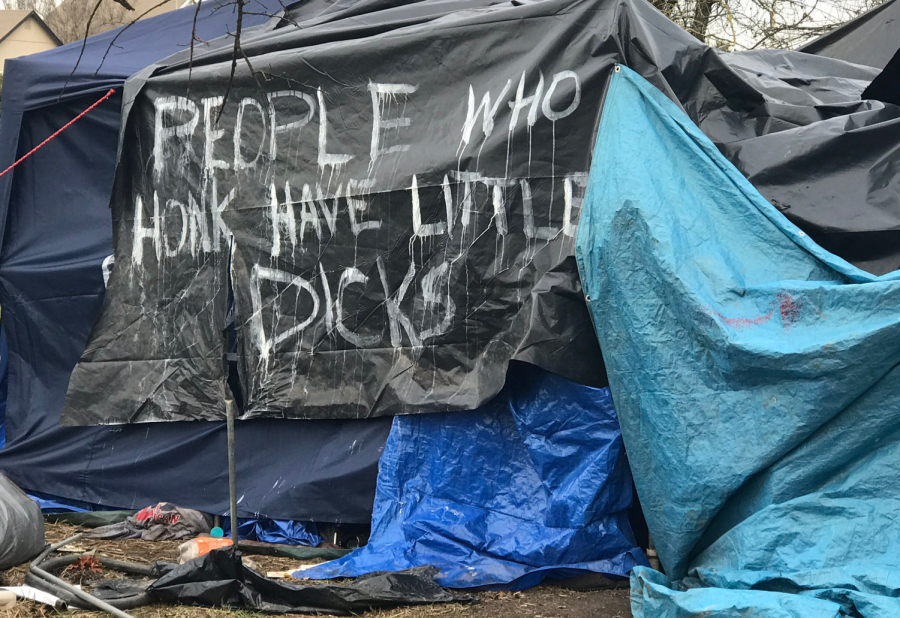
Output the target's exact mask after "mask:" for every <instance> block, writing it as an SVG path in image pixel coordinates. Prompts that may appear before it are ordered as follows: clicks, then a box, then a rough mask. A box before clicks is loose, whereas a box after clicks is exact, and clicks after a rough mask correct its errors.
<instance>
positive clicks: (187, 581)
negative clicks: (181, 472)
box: [147, 548, 472, 616]
mask: <svg viewBox="0 0 900 618" xmlns="http://www.w3.org/2000/svg"><path fill="white" fill-rule="evenodd" d="M436 574H437V569H436V568H434V567H419V568H416V569H410V570H407V571H400V572H397V573H385V572H382V573H372V574H371V575H367V576H365V577H360V578H358V579H355V580H354V581H353V582H351V583H349V584H347V585H344V586H339V585H332V584H316V585H309V586H300V585H295V584H289V583H285V582H282V581H277V580H273V579H268V578H266V577H265V576H264V575H262V574H260V573H257V572H256V571H254V570H253V569H249V568H247V567H245V566H244V565H243V563H242V562H241V557H240V553H239V552H235V551H233V550H232V549H230V548H228V549H218V550H213V551H211V552H210V553H208V554H206V555H205V556H201V557H200V558H196V559H195V560H191V561H190V562H186V563H185V564H183V565H180V566H178V567H175V568H174V569H173V570H172V571H170V572H168V573H166V574H165V575H163V576H162V577H160V578H159V579H158V580H156V581H155V582H153V584H151V585H150V587H149V588H148V589H147V591H148V592H149V593H150V595H151V596H152V597H153V598H154V599H156V600H157V601H159V602H161V603H172V604H174V603H177V604H180V605H201V606H206V607H221V606H227V607H232V608H242V609H247V610H253V611H260V612H266V613H281V614H287V613H322V614H334V615H339V616H349V615H354V614H358V613H360V612H364V611H367V610H370V609H379V608H388V607H397V606H401V605H426V604H433V603H451V602H455V603H460V602H470V601H471V600H472V599H471V597H468V596H463V595H457V594H453V593H451V592H449V591H447V590H444V589H443V588H441V587H440V586H439V585H437V584H436V583H435V582H434V576H435V575H436Z"/></svg>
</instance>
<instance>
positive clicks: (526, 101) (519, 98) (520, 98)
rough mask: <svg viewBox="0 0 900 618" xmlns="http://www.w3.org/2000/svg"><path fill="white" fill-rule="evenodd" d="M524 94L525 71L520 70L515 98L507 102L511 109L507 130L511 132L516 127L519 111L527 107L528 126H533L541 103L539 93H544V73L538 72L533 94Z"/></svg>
mask: <svg viewBox="0 0 900 618" xmlns="http://www.w3.org/2000/svg"><path fill="white" fill-rule="evenodd" d="M524 94H525V71H522V77H521V78H520V79H519V88H518V89H517V90H516V100H515V101H510V102H509V108H510V109H511V110H512V113H511V114H510V116H509V132H510V133H512V132H513V131H514V130H515V128H516V123H517V122H518V121H519V112H521V111H522V110H523V109H525V108H526V107H528V106H529V105H530V106H531V108H530V109H529V110H528V119H527V120H528V126H529V127H533V126H534V123H535V122H537V112H538V107H539V106H540V103H541V95H542V94H544V74H543V73H540V78H539V79H538V85H537V88H536V89H535V91H534V94H533V95H531V96H528V97H526V96H524Z"/></svg>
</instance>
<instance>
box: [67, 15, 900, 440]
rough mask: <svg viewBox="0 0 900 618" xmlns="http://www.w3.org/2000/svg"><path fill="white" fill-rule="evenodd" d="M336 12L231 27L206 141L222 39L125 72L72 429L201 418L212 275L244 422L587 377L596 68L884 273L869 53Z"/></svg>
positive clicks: (211, 380)
mask: <svg viewBox="0 0 900 618" xmlns="http://www.w3.org/2000/svg"><path fill="white" fill-rule="evenodd" d="M347 10H350V9H347V7H345V6H343V5H339V6H337V7H336V8H335V9H334V10H333V11H328V12H326V14H324V15H317V16H315V17H310V15H309V14H308V13H306V12H304V11H305V10H304V9H303V7H302V5H301V6H300V7H298V8H296V9H293V10H292V11H293V12H291V13H290V15H291V16H292V17H295V18H296V19H294V21H295V22H297V23H299V24H300V27H297V26H296V25H295V24H294V23H292V22H291V20H288V19H285V20H282V21H280V22H278V23H277V24H270V27H268V28H267V29H263V30H259V31H255V32H254V33H253V34H252V35H251V36H248V37H247V38H246V40H242V50H243V51H244V52H245V53H246V54H247V55H248V58H251V59H252V60H255V62H256V64H258V65H259V66H260V67H264V69H260V70H264V72H265V75H266V82H265V83H266V87H265V89H264V90H265V95H264V94H263V93H261V92H260V89H259V84H258V82H257V79H256V76H254V75H252V74H251V73H250V71H249V70H248V69H247V68H246V67H245V66H244V65H241V66H238V67H237V70H236V73H235V78H234V83H233V88H232V90H230V95H229V98H228V100H227V101H225V102H224V103H223V105H224V107H223V111H222V113H221V115H219V114H218V111H217V112H216V118H217V119H218V122H217V124H216V128H215V130H213V129H211V128H210V127H211V125H209V123H208V122H206V121H205V120H204V118H205V117H206V116H204V114H206V115H209V114H210V113H212V112H211V111H210V110H211V109H212V108H209V109H206V108H204V107H203V106H204V105H206V106H207V107H209V105H213V104H214V102H215V101H218V99H217V98H216V97H219V96H224V91H225V87H226V84H229V83H231V82H230V81H229V80H230V77H229V76H230V74H231V67H232V63H231V56H230V54H231V51H230V48H229V47H228V46H227V45H224V44H223V42H221V41H220V42H219V43H218V44H216V45H214V46H213V47H212V49H211V50H210V51H209V53H208V54H206V55H204V59H203V61H202V66H193V67H189V66H188V58H187V56H186V55H185V53H184V52H183V53H182V54H180V55H178V56H175V57H172V58H170V59H168V60H167V61H165V62H164V63H162V64H161V65H160V66H158V67H157V68H156V69H154V70H152V71H151V70H148V71H145V72H144V73H142V74H141V75H138V76H135V77H134V78H132V79H131V80H130V81H129V82H128V84H127V86H126V89H127V91H128V92H127V95H126V101H127V103H126V105H125V109H126V112H127V123H126V127H125V130H124V132H123V133H122V138H121V145H122V151H121V152H122V156H121V158H120V161H119V168H118V175H117V180H116V183H115V185H114V195H113V199H112V212H113V218H114V235H115V238H116V264H117V268H116V270H115V271H114V273H113V276H112V278H111V279H110V293H109V295H108V296H107V298H106V301H105V306H104V309H103V311H102V312H101V315H100V319H99V321H98V323H97V325H96V327H95V329H94V331H93V334H92V336H91V339H90V341H89V343H88V345H87V349H86V351H85V354H84V355H83V357H82V361H81V362H80V363H79V365H78V366H77V367H76V369H75V371H74V373H73V376H72V380H71V381H70V385H69V393H68V407H67V409H66V411H65V412H64V414H63V422H64V423H66V424H82V425H83V424H94V423H128V422H145V421H166V420H200V419H204V420H209V419H220V418H221V417H222V415H223V411H224V406H223V405H222V403H221V399H222V392H221V389H222V384H223V378H224V376H223V365H222V363H221V362H220V359H221V357H222V355H223V353H224V349H223V338H222V336H221V333H220V330H221V327H222V325H223V323H224V312H225V308H224V298H223V294H224V292H223V290H224V289H225V288H226V286H227V285H228V283H229V282H230V283H231V284H232V285H233V289H234V295H235V303H236V311H237V322H236V324H237V327H238V331H239V342H240V346H239V354H238V358H239V367H240V375H241V383H242V390H243V396H244V399H245V401H244V402H243V403H244V406H243V415H244V417H245V418H258V417H278V418H282V417H288V418H360V417H365V418H368V417H373V416H382V415H394V414H415V413H423V412H442V411H452V410H467V409H474V408H476V407H478V406H479V405H482V404H484V403H485V402H487V401H489V400H490V398H492V397H493V396H494V395H495V394H496V393H497V392H499V390H500V388H501V387H502V382H503V378H504V376H505V373H506V367H507V365H508V363H509V361H510V360H524V361H527V362H531V363H533V364H535V365H537V366H540V367H543V368H545V369H548V370H551V371H554V372H557V373H559V374H561V375H564V376H566V377H568V378H570V379H573V380H576V381H579V382H582V383H587V384H592V385H596V386H602V385H603V383H602V372H600V371H599V370H598V367H599V364H600V361H599V354H598V351H597V349H596V347H594V346H593V340H592V339H591V338H590V337H588V336H585V334H586V333H587V332H589V321H588V320H587V319H586V315H585V312H584V305H583V302H582V292H581V287H580V284H579V282H578V278H577V277H576V275H575V270H576V269H575V267H574V260H573V259H572V257H573V253H572V242H571V241H572V236H571V235H572V234H574V230H575V226H576V224H577V220H578V213H579V211H580V200H581V196H582V194H583V187H582V184H583V180H584V172H585V168H586V167H588V166H589V160H590V153H591V145H592V141H591V140H592V138H593V135H594V131H593V128H594V127H595V126H596V123H597V121H598V116H599V112H600V106H601V101H602V99H603V93H604V89H605V85H606V80H607V77H608V74H609V71H610V69H611V67H612V64H613V63H614V62H620V63H623V64H626V65H628V66H630V67H631V68H633V69H634V70H636V71H637V72H639V73H640V74H642V75H644V76H645V77H646V78H648V79H649V80H650V81H651V82H652V83H654V85H656V86H657V87H658V88H659V89H660V90H661V91H663V92H665V93H666V94H667V95H669V96H670V97H671V98H673V99H675V100H678V101H679V102H680V103H681V104H682V105H683V107H684V108H685V109H686V110H687V111H688V113H689V114H690V115H691V117H692V118H693V119H694V120H695V121H696V122H697V123H698V124H699V126H700V127H701V129H702V130H703V131H704V132H706V133H707V135H709V136H710V137H711V138H712V139H713V141H714V142H715V143H716V144H717V145H718V146H719V147H720V148H721V149H722V150H723V151H724V152H725V153H726V154H727V156H728V157H729V158H730V160H732V162H734V163H735V165H737V167H738V168H739V169H740V170H741V171H742V172H743V173H745V174H746V175H747V176H748V177H749V178H750V179H751V181H752V182H754V183H755V184H756V185H757V187H758V188H759V189H760V191H762V192H763V194H764V195H766V197H768V198H769V199H770V200H771V201H772V202H773V203H775V204H777V205H778V207H779V208H781V209H782V210H784V212H785V213H786V214H787V216H788V217H789V218H791V219H792V220H793V221H795V222H796V223H798V224H799V225H801V226H803V227H804V229H806V230H807V233H809V234H811V235H812V236H813V237H814V238H815V239H816V240H817V241H819V242H821V243H822V244H823V245H824V246H826V247H827V248H829V249H832V250H835V251H839V252H841V253H843V254H845V255H846V256H847V257H848V259H851V260H852V261H854V262H855V263H857V264H859V265H861V266H863V267H865V268H867V269H869V270H871V271H873V272H879V273H880V272H887V271H889V270H893V269H895V268H897V267H898V266H900V232H898V230H900V223H898V216H897V212H900V179H898V177H897V171H896V170H897V167H896V166H894V165H892V164H891V160H892V158H891V157H892V156H893V154H892V153H893V150H894V145H895V144H896V143H897V137H898V135H900V113H898V109H897V108H896V106H893V105H887V104H885V103H883V102H880V101H864V100H860V94H861V93H862V92H863V90H864V89H865V88H866V86H867V85H868V83H869V82H870V81H871V80H872V79H873V78H874V77H875V76H876V75H877V72H878V71H877V69H875V68H872V67H865V66H860V65H853V64H849V63H846V62H843V61H839V60H833V59H830V58H825V57H818V56H813V55H809V54H802V53H797V52H780V51H766V52H750V53H745V54H730V55H729V54H718V53H716V52H715V51H713V50H711V49H709V48H708V47H706V46H704V45H703V44H702V43H700V42H699V41H697V40H695V39H692V37H690V36H689V35H687V33H685V32H684V31H682V30H680V29H678V28H677V27H675V26H674V24H672V23H671V22H670V21H668V20H666V18H665V17H663V16H662V15H661V14H660V13H659V12H657V11H656V10H655V9H653V8H652V7H651V6H649V5H648V4H646V3H644V2H642V1H640V0H635V1H623V0H619V1H613V0H590V1H589V2H573V1H572V0H546V1H544V2H529V3H511V4H502V3H501V4H494V5H490V6H485V5H484V3H482V2H479V1H476V0H473V1H472V2H455V1H449V0H448V1H445V2H429V3H424V2H418V3H416V2H414V3H410V4H402V5H399V4H392V3H381V2H372V3H360V5H359V7H354V9H353V10H352V13H353V14H352V17H350V16H348V13H346V12H345V11H347ZM451 41H452V43H451ZM435 58H440V62H436V61H435ZM472 58H478V59H479V61H478V62H477V63H474V64H473V63H472V61H471V59H472ZM254 66H255V65H254ZM542 75H543V76H544V82H541V76H542ZM463 76H464V77H463ZM188 80H190V84H191V86H190V93H191V96H190V97H188V99H185V100H182V99H177V98H176V99H172V98H171V97H179V96H183V93H185V92H186V91H187V83H188ZM554 80H556V81H555V84H556V86H553V87H552V91H551V86H552V84H553V83H554ZM576 82H577V84H578V87H577V88H576V87H575V84H576ZM300 83H303V84H305V86H303V87H300V86H298V84H300ZM398 84H399V85H398ZM541 84H543V85H541ZM519 86H521V88H520V87H519ZM379 88H381V90H379ZM537 89H541V92H542V93H543V95H542V97H538V98H537V99H528V97H530V96H531V95H532V94H533V93H534V92H536V90H537ZM270 96H271V97H274V99H273V100H277V101H278V104H276V105H275V107H277V108H279V111H277V112H276V116H275V118H276V119H275V121H274V122H275V123H276V125H275V126H277V127H281V128H276V130H275V132H274V135H275V137H274V138H273V137H272V135H273V133H272V131H271V126H270V125H271V123H272V120H271V119H270V118H268V116H267V115H266V114H264V113H261V112H260V111H259V110H263V111H265V110H266V109H269V108H268V103H261V102H260V101H263V100H264V99H268V97H270ZM547 96H549V98H547ZM254 97H257V98H254ZM259 97H262V98H259ZM203 101H206V103H204V102H203ZM535 101H538V102H539V103H540V105H537V104H535V105H534V106H531V107H529V105H531V103H534V102H535ZM576 103H577V104H576ZM170 105H175V106H176V107H178V106H180V107H178V109H179V110H181V111H177V110H176V108H175V107H172V108H171V109H170V108H169V107H167V106H170ZM215 105H218V103H215ZM564 105H566V107H563V106H564ZM216 109H217V110H218V107H217V108H216ZM526 109H527V110H528V112H527V113H526V112H525V111H524V110H526ZM158 110H160V111H159V115H158V114H157V111H158ZM166 110H169V111H166ZM203 110H205V111H203ZM253 110H256V111H253ZM554 110H555V111H554ZM270 111H271V110H270ZM563 111H565V113H564V114H563ZM532 112H533V113H532ZM556 112H559V113H560V115H558V116H557V115H556ZM398 114H400V115H402V117H401V116H400V115H398ZM404 114H405V115H404ZM163 117H165V118H166V119H165V120H164V121H163V120H161V122H163V124H158V123H157V122H156V121H157V119H158V118H160V119H161V118H163ZM238 118H240V122H239V121H238ZM278 118H280V119H281V120H278ZM281 122H284V123H286V124H284V125H281V124H280V123H281ZM165 123H173V124H172V125H171V127H174V126H175V125H178V126H179V127H182V129H178V130H176V129H172V128H171V127H170V129H171V130H167V129H164V128H163V127H167V126H169V125H166V124H165ZM382 123H387V124H382ZM396 123H400V124H396ZM395 124H396V126H397V127H403V128H402V129H397V130H396V131H394V133H390V131H388V128H391V130H394V129H393V127H395ZM157 127H160V129H159V134H158V135H157ZM204 127H206V128H208V129H209V130H207V129H206V128H204ZM166 131H168V132H166ZM172 131H175V133H172ZM178 131H182V132H183V134H179V133H178ZM210 131H212V132H210ZM385 131H388V134H387V135H386V136H385V134H383V133H384V132H385ZM236 132H237V134H238V137H237V138H236V139H237V142H238V145H239V146H238V149H237V154H235V149H234V143H235V133H236ZM179 136H180V137H179ZM373 136H374V137H373ZM279 140H281V141H283V142H284V143H283V144H281V145H279V143H280V142H279ZM287 144H290V145H289V146H288V145H287ZM151 163H152V164H151ZM496 179H503V180H502V181H498V180H496ZM213 202H214V203H215V205H214V206H213ZM191 204H193V205H194V206H191ZM182 207H183V208H184V211H183V213H182V210H181V208H182ZM192 209H193V210H192ZM198 213H200V214H198ZM201 215H202V216H201ZM201 220H202V221H204V222H205V223H204V225H205V227H203V226H201V225H200V221H201ZM190 221H193V222H194V223H193V224H191V223H190ZM157 224H158V225H157ZM182 224H183V225H182ZM191 225H193V227H191ZM191 230H193V232H191ZM231 235H233V238H234V242H233V244H232V242H231V240H230V239H231V238H232V236H231ZM163 245H165V246H163ZM232 247H233V249H234V256H233V260H232V259H231V256H230V249H231V248H232ZM137 281H139V282H141V284H140V285H135V283H134V282H137ZM339 297H340V298H339ZM147 299H155V300H154V301H153V302H150V303H148V302H146V301H147ZM185 315H188V316H191V317H190V320H188V322H187V323H188V324H189V327H184V324H185V322H184V321H183V320H182V319H181V316H185ZM126 332H127V333H128V335H127V336H126V335H125V333H126ZM135 341H136V342H138V346H137V347H135ZM131 366H140V367H141V370H140V371H134V372H129V371H125V370H123V368H125V367H131ZM98 385H115V386H113V387H112V388H110V389H107V390H112V391H113V392H115V393H120V394H121V397H118V396H117V397H115V398H110V397H108V396H104V397H101V396H99V394H98V393H99V392H100V389H99V388H98Z"/></svg>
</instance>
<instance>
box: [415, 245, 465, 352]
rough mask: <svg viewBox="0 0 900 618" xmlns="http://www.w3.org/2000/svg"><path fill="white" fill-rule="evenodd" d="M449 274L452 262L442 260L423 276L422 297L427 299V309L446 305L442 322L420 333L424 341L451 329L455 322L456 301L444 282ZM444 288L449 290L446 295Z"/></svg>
mask: <svg viewBox="0 0 900 618" xmlns="http://www.w3.org/2000/svg"><path fill="white" fill-rule="evenodd" d="M449 276H450V264H448V263H447V262H442V263H440V264H438V265H437V266H435V267H434V268H432V269H431V270H429V271H428V272H427V273H426V274H425V276H424V277H422V299H423V300H424V301H425V310H426V311H427V310H428V309H430V308H431V307H432V306H434V305H443V307H444V319H443V320H441V323H440V324H438V325H436V326H432V327H431V328H428V329H426V330H423V331H422V333H421V334H420V337H421V339H422V341H423V342H424V341H428V340H429V339H432V338H433V337H440V336H441V335H443V334H444V333H446V332H447V331H448V330H449V329H450V325H451V324H452V323H453V316H454V315H455V314H456V303H454V302H453V299H452V298H450V292H449V289H450V288H449V285H445V284H444V280H445V279H447V278H449ZM444 290H447V294H446V296H442V295H441V292H443V291H444Z"/></svg>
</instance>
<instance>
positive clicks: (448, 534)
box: [294, 363, 646, 589]
mask: <svg viewBox="0 0 900 618" xmlns="http://www.w3.org/2000/svg"><path fill="white" fill-rule="evenodd" d="M631 501H632V485H631V472H630V471H629V468H628V462H627V461H626V458H625V452H624V449H623V447H622V437H621V434H620V432H619V426H618V421H617V420H616V412H615V408H614V407H613V403H612V399H611V397H610V394H609V389H606V388H603V389H596V388H590V387H587V386H581V385H578V384H575V383H573V382H570V381H569V380H566V379H565V378H561V377H559V376H556V375H554V374H551V373H548V372H546V371H544V370H542V369H539V368H537V367H534V366H532V365H525V364H519V363H513V364H512V365H511V366H510V373H509V375H508V377H507V382H506V386H505V387H504V390H503V391H501V393H500V394H499V395H498V396H497V397H496V398H495V399H494V400H492V401H491V403H489V404H487V405H485V406H483V407H481V408H479V409H478V410H475V411H472V412H454V413H452V414H427V415H412V416H397V417H395V418H394V425H393V428H392V429H391V434H390V436H389V437H388V442H387V445H386V446H385V450H384V455H382V457H381V462H380V465H379V474H378V488H377V490H376V498H375V513H374V514H373V517H372V536H371V538H370V539H369V544H368V545H366V546H364V547H361V548H359V549H357V550H356V551H354V552H353V553H351V554H348V555H347V556H346V557H344V558H341V559H339V560H335V561H333V562H329V563H326V564H323V565H320V566H317V567H313V568H312V569H308V570H302V571H298V572H296V573H295V574H294V575H295V577H303V578H311V579H328V578H333V577H355V576H358V575H362V574H365V573H371V572H373V571H398V570H402V569H407V568H411V567H416V566H422V565H434V566H436V567H438V568H439V569H440V570H441V572H440V574H439V575H438V577H437V578H436V581H438V582H439V583H440V584H441V585H442V586H447V587H450V588H471V587H477V586H490V587H493V588H505V589H522V588H527V587H530V586H534V585H536V584H537V583H538V582H540V581H541V580H542V579H544V578H545V577H551V578H564V577H570V576H572V575H575V574H577V572H578V571H594V572H598V573H603V574H606V575H612V576H626V575H627V574H628V573H629V572H630V571H631V569H632V567H634V566H635V565H643V564H646V559H645V558H644V555H643V553H642V552H641V551H640V550H639V549H637V548H636V547H635V543H634V538H633V536H632V532H631V527H630V525H629V523H628V515H627V509H628V507H629V506H630V505H631Z"/></svg>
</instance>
